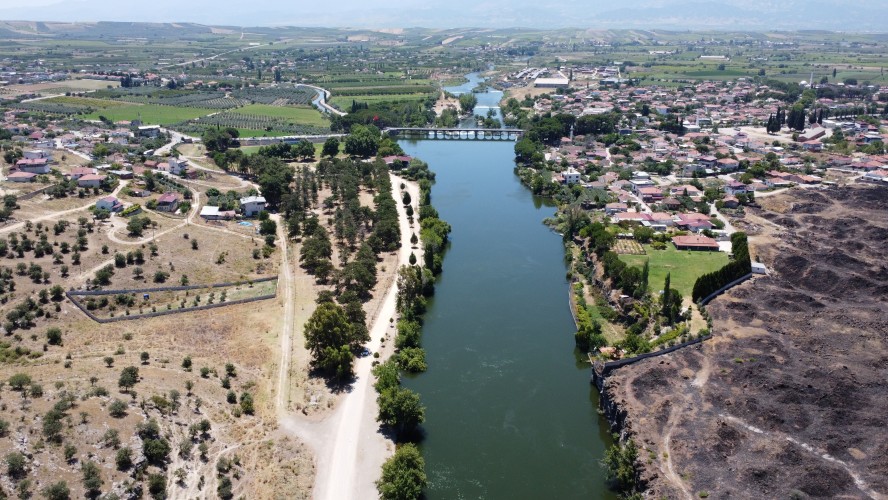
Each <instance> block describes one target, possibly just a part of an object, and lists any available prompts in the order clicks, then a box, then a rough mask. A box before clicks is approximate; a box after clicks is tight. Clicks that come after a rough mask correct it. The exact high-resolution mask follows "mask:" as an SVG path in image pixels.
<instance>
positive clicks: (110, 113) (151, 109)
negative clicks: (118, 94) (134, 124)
mask: <svg viewBox="0 0 888 500" xmlns="http://www.w3.org/2000/svg"><path fill="white" fill-rule="evenodd" d="M218 111H219V110H218V109H216V110H213V109H204V108H185V107H179V106H161V105H159V104H146V105H144V106H139V105H132V106H121V107H116V108H107V109H103V110H101V111H96V112H95V113H92V114H89V115H86V118H87V119H91V120H98V119H99V116H100V115H101V116H104V117H106V118H108V119H109V120H111V121H113V122H116V121H120V120H137V119H139V117H141V119H142V123H144V124H147V125H172V124H174V123H179V122H183V121H185V120H193V119H194V118H198V117H200V116H206V115H208V114H210V113H215V112H218Z"/></svg>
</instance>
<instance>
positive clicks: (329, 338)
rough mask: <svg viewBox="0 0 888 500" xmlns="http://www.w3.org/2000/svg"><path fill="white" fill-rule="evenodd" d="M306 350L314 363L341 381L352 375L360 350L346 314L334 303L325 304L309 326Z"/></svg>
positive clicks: (319, 308) (315, 313)
mask: <svg viewBox="0 0 888 500" xmlns="http://www.w3.org/2000/svg"><path fill="white" fill-rule="evenodd" d="M305 347H306V348H307V349H308V350H309V351H311V354H312V363H313V364H314V365H315V366H316V367H318V368H320V369H321V370H324V371H326V372H328V373H331V374H333V375H335V376H336V377H337V378H343V377H346V376H348V375H350V374H351V368H352V361H353V359H354V355H353V354H352V352H351V350H352V349H353V348H357V347H358V345H357V341H356V339H355V335H354V328H353V327H352V324H351V322H350V321H349V319H348V316H347V315H346V313H345V311H344V310H343V309H342V308H341V307H340V306H338V305H337V304H335V303H333V302H324V303H322V304H320V305H319V306H318V308H317V309H315V312H314V313H313V314H312V315H311V317H310V318H309V319H308V321H307V322H306V323H305Z"/></svg>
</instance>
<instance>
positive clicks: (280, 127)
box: [175, 105, 330, 137]
mask: <svg viewBox="0 0 888 500" xmlns="http://www.w3.org/2000/svg"><path fill="white" fill-rule="evenodd" d="M256 106H258V108H257V107H256ZM249 108H250V109H252V110H253V111H256V113H255V114H253V113H249V111H250V109H247V110H246V111H242V110H241V109H237V110H233V111H226V112H222V113H217V114H214V115H212V116H205V117H202V118H199V119H195V120H191V121H187V122H184V123H180V124H178V125H176V127H175V128H176V129H177V130H180V131H182V132H185V133H191V134H201V133H203V131H204V130H206V129H207V128H208V127H216V126H219V127H231V128H235V129H237V130H238V132H240V136H241V137H275V136H282V135H321V134H326V133H329V132H330V126H329V125H328V123H327V121H326V120H325V119H323V117H322V116H321V115H320V113H319V112H317V111H315V110H310V109H305V108H283V107H273V106H265V105H253V106H250V107H249ZM303 119H304V120H305V121H308V123H303Z"/></svg>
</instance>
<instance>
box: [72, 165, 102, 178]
mask: <svg viewBox="0 0 888 500" xmlns="http://www.w3.org/2000/svg"><path fill="white" fill-rule="evenodd" d="M95 173H96V169H94V168H89V167H77V168H75V169H73V170H71V173H69V174H68V175H69V176H70V177H71V178H72V179H74V180H75V181H76V180H77V179H79V178H81V177H83V176H84V175H90V174H95Z"/></svg>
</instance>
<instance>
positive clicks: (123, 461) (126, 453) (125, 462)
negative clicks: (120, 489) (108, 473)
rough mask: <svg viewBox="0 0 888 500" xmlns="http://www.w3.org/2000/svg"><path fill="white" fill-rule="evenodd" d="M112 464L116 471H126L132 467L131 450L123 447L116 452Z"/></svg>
mask: <svg viewBox="0 0 888 500" xmlns="http://www.w3.org/2000/svg"><path fill="white" fill-rule="evenodd" d="M114 463H115V465H117V470H127V469H129V468H130V467H132V466H133V450H131V449H129V448H127V447H123V448H121V449H119V450H117V455H115V456H114Z"/></svg>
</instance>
